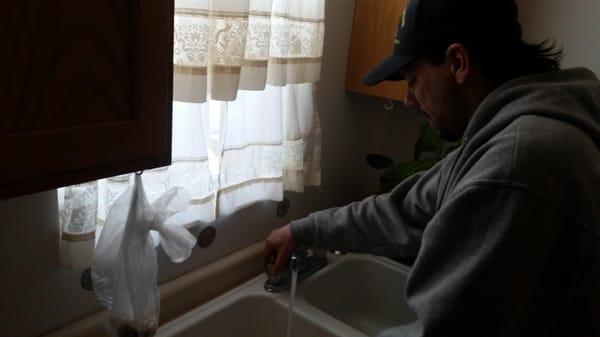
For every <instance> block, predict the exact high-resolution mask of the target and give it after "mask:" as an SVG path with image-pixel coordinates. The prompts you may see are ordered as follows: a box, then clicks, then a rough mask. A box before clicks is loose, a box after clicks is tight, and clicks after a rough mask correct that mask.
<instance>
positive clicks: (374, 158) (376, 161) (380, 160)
mask: <svg viewBox="0 0 600 337" xmlns="http://www.w3.org/2000/svg"><path fill="white" fill-rule="evenodd" d="M367 164H369V166H370V167H372V168H374V169H386V168H390V167H392V166H394V160H393V159H392V158H390V157H388V156H384V155H382V154H376V153H372V154H369V155H367Z"/></svg>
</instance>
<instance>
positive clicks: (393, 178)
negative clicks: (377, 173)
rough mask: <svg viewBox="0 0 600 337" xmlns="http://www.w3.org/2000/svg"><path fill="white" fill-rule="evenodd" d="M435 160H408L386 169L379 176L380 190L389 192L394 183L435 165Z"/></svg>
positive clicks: (396, 183)
mask: <svg viewBox="0 0 600 337" xmlns="http://www.w3.org/2000/svg"><path fill="white" fill-rule="evenodd" d="M435 163H436V161H435V160H430V159H426V160H417V161H413V162H408V163H404V164H400V165H396V166H394V167H393V168H391V169H390V170H388V171H386V172H385V173H384V174H383V175H382V176H381V177H380V178H379V181H380V184H381V191H382V192H389V191H391V190H392V189H393V188H394V187H395V186H396V185H398V184H399V183H400V182H402V181H403V180H404V179H406V178H408V177H410V176H411V175H413V174H415V173H417V172H421V171H424V170H428V169H430V168H431V167H432V166H433V165H435Z"/></svg>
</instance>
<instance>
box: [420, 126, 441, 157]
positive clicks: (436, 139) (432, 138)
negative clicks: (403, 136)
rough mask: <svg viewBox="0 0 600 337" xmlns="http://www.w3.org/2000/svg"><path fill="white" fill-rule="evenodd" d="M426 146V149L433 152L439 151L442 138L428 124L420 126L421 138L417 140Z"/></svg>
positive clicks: (437, 131) (438, 132)
mask: <svg viewBox="0 0 600 337" xmlns="http://www.w3.org/2000/svg"><path fill="white" fill-rule="evenodd" d="M419 139H420V140H422V141H423V143H424V144H425V145H426V146H427V148H432V149H434V150H433V151H436V152H438V151H440V149H441V148H442V138H441V135H440V131H439V130H437V129H435V128H433V127H431V126H430V125H429V123H425V124H423V126H421V137H420V138H419Z"/></svg>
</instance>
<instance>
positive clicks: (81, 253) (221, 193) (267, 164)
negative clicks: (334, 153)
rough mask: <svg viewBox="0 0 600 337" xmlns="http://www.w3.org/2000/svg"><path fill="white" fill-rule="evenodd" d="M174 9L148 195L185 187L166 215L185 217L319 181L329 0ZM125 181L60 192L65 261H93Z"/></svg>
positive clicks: (240, 1) (183, 2) (194, 221)
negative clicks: (167, 91) (169, 108)
mask: <svg viewBox="0 0 600 337" xmlns="http://www.w3.org/2000/svg"><path fill="white" fill-rule="evenodd" d="M175 13H176V14H175V35H174V41H175V42H174V43H175V45H174V99H175V101H174V102H173V139H172V141H173V142H172V143H173V145H172V165H171V166H168V167H163V168H159V169H154V170H146V171H145V172H144V173H143V176H142V179H143V184H144V187H145V190H146V194H147V196H148V201H149V202H150V203H152V202H153V201H154V200H155V199H156V198H158V197H159V196H160V195H162V194H163V193H164V192H165V191H167V190H169V189H170V188H172V187H176V186H177V187H182V188H184V189H186V191H187V192H189V194H190V195H191V199H192V200H191V203H190V206H188V208H187V209H186V210H185V211H184V212H182V213H179V214H177V215H175V216H173V217H172V218H170V219H168V220H167V223H170V224H175V225H180V226H186V227H188V228H189V227H193V226H196V225H201V224H203V223H206V222H210V221H213V220H214V219H215V218H217V217H218V216H223V215H227V214H231V213H232V212H235V211H236V210H239V209H240V208H243V207H246V206H249V205H251V204H253V203H255V202H258V201H261V200H275V201H279V200H282V198H283V191H284V190H291V191H298V192H301V191H303V189H304V186H305V185H319V184H320V125H319V118H318V113H317V110H316V105H315V101H314V100H315V92H316V90H317V85H316V82H317V81H318V79H319V73H320V66H321V55H322V48H323V35H324V19H323V18H324V0H302V1H298V0H235V1H231V0H212V1H209V0H177V1H176V10H175ZM132 183H133V175H132V174H126V175H121V176H117V177H111V178H106V179H101V180H98V181H93V182H88V183H84V184H80V185H75V186H69V187H66V188H63V189H60V190H59V191H58V193H59V208H60V223H61V229H62V240H61V253H60V255H61V258H60V260H61V264H62V266H63V267H65V268H70V269H83V268H87V267H88V266H89V265H90V262H91V259H92V256H93V250H94V245H95V241H96V239H97V237H98V236H99V235H98V232H99V229H101V227H102V225H103V223H104V221H105V219H106V217H107V215H108V212H109V211H110V208H111V206H112V204H113V203H114V202H115V200H116V199H117V198H118V197H119V196H120V195H121V194H122V193H123V192H125V190H126V189H127V187H129V186H130V184H132ZM241 225H243V224H241ZM97 228H98V229H97ZM153 235H154V236H155V239H156V240H155V241H156V242H157V244H158V242H159V240H158V234H156V233H153Z"/></svg>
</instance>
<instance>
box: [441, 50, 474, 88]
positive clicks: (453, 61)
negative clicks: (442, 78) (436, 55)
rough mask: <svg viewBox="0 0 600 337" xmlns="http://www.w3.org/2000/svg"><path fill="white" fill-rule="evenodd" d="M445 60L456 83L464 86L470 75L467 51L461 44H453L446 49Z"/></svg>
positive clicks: (469, 61)
mask: <svg viewBox="0 0 600 337" xmlns="http://www.w3.org/2000/svg"><path fill="white" fill-rule="evenodd" d="M446 60H447V61H448V63H449V65H450V72H451V73H452V76H454V78H455V80H456V83H458V84H464V83H465V81H466V80H467V77H468V76H469V74H470V73H471V58H470V55H469V50H468V49H467V47H465V45H464V44H461V43H453V44H451V45H450V46H449V47H448V49H446Z"/></svg>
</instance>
